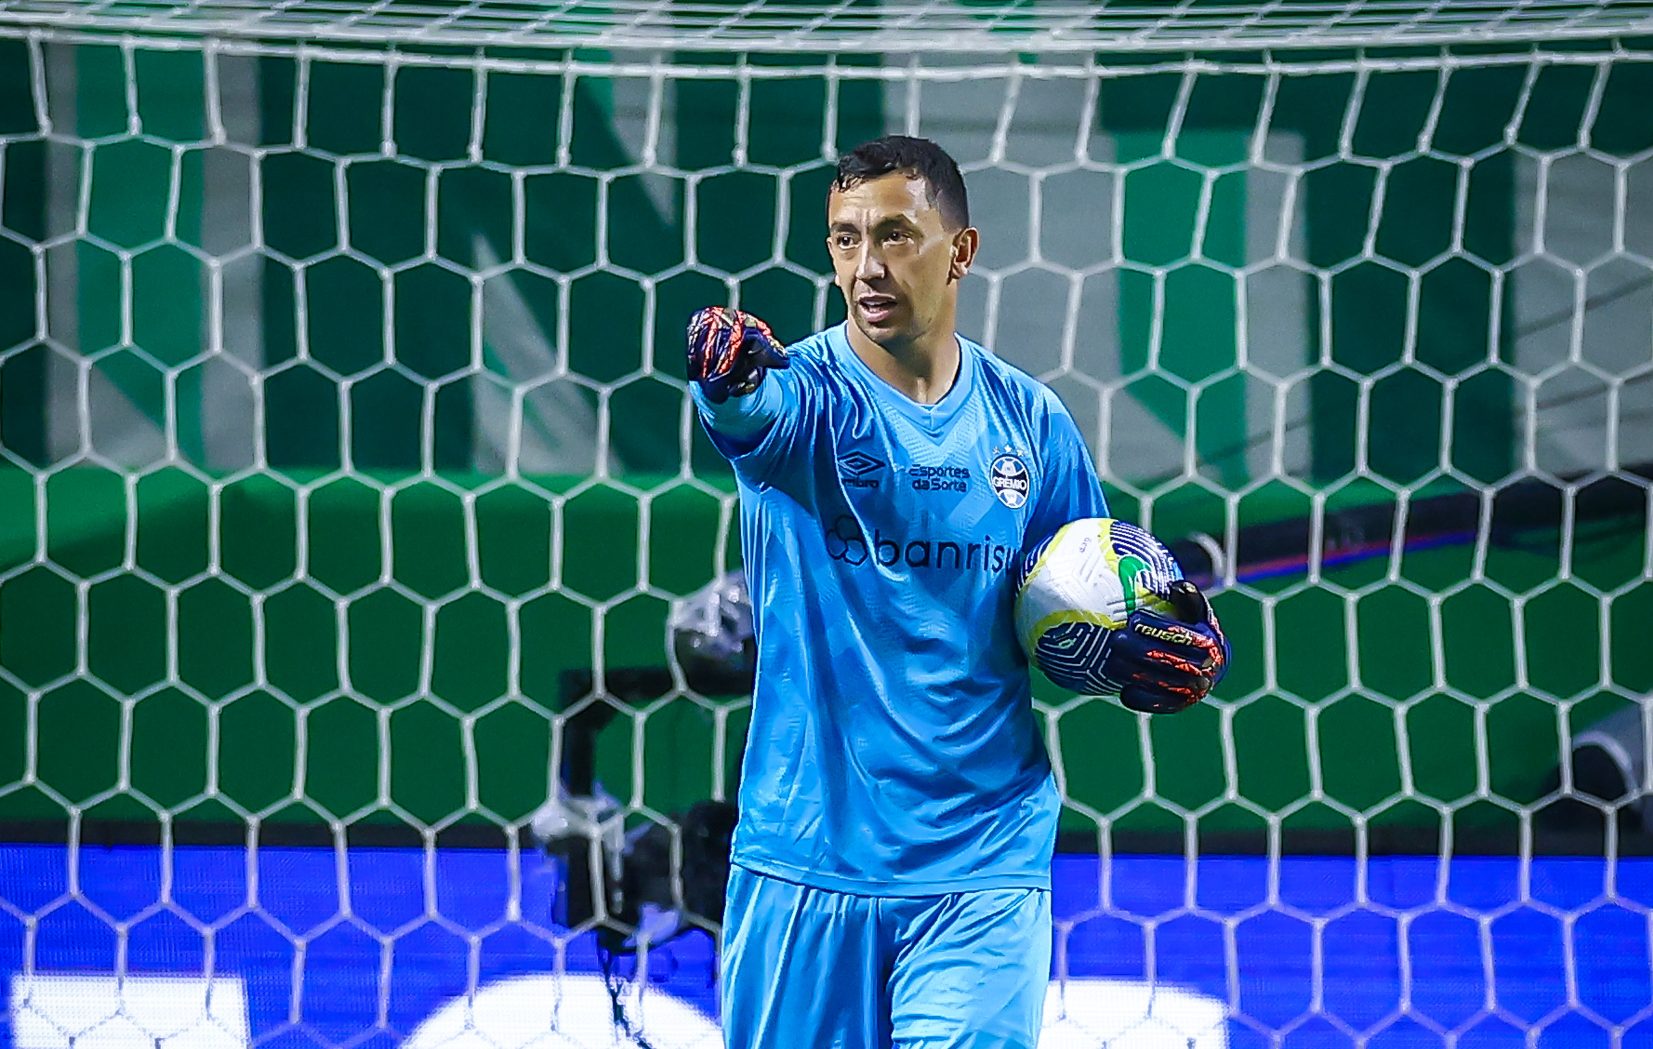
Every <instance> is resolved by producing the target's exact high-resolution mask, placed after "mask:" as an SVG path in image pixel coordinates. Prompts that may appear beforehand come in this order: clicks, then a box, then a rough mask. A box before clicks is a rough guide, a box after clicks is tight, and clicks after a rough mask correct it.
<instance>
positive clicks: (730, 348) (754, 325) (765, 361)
mask: <svg viewBox="0 0 1653 1049" xmlns="http://www.w3.org/2000/svg"><path fill="white" fill-rule="evenodd" d="M688 353H689V362H688V363H689V371H688V374H689V381H690V382H696V383H699V384H700V388H701V389H702V390H704V391H705V392H706V396H707V398H709V399H710V400H711V401H712V402H713V403H714V404H722V403H723V402H724V401H726V400H728V399H729V398H730V397H744V396H746V395H747V394H749V393H751V392H752V391H753V390H755V389H757V388H758V383H760V382H762V381H763V377H764V374H765V373H766V372H767V370H768V369H770V368H785V367H787V365H789V364H790V363H791V361H790V360H789V359H788V358H787V355H786V348H785V347H784V346H782V345H781V343H780V340H779V339H777V338H775V333H774V332H772V331H770V330H769V325H767V324H765V323H764V322H763V321H760V320H758V319H757V318H756V317H754V316H752V315H751V314H750V313H746V312H744V311H742V310H735V309H730V308H729V307H727V306H708V307H706V308H705V309H703V310H698V311H696V312H695V315H694V316H693V317H690V318H689V347H688Z"/></svg>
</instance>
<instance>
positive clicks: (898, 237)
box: [884, 229, 910, 244]
mask: <svg viewBox="0 0 1653 1049" xmlns="http://www.w3.org/2000/svg"><path fill="white" fill-rule="evenodd" d="M909 239H910V238H909V237H908V236H907V231H906V230H904V229H892V230H890V231H889V232H888V233H886V234H885V235H884V240H885V241H886V242H887V243H890V244H905V243H906V242H907V241H908V240H909Z"/></svg>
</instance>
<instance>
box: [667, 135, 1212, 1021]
mask: <svg viewBox="0 0 1653 1049" xmlns="http://www.w3.org/2000/svg"><path fill="white" fill-rule="evenodd" d="M827 212H828V215H827V247H828V250H829V252H830V254H831V258H832V266H833V272H834V275H835V278H836V282H837V285H838V289H839V291H841V292H842V293H843V296H844V302H845V304H846V306H847V308H848V315H849V320H848V321H847V322H845V323H843V324H840V325H838V326H836V327H833V328H829V329H828V330H826V331H823V332H820V333H818V334H816V335H813V336H811V337H809V338H808V339H805V340H804V341H802V342H800V343H798V344H796V345H794V346H792V347H791V348H790V349H789V350H788V349H784V348H783V347H782V346H781V345H780V344H779V343H778V342H777V341H776V339H775V337H774V336H773V335H772V334H771V332H770V330H769V328H768V327H767V326H766V325H765V324H764V323H763V322H762V321H760V320H758V319H757V318H755V317H753V316H751V315H750V314H746V313H742V312H740V311H738V310H732V309H727V308H722V307H711V308H708V309H704V310H701V311H700V312H698V313H697V314H695V316H694V318H693V319H692V320H691V321H690V325H689V335H688V375H689V379H690V380H691V390H692V393H693V396H694V399H695V403H696V405H697V406H698V408H699V412H700V416H701V420H702V422H703V424H704V425H705V427H706V429H707V430H708V432H709V433H710V435H711V438H712V441H713V442H714V443H715V444H716V446H717V447H718V449H719V450H720V452H722V454H724V455H725V456H727V457H728V459H729V460H730V461H731V462H732V463H733V465H734V469H735V475H736V478H737V480H738V483H739V488H740V503H741V530H742V531H741V539H742V550H743V551H744V556H745V562H746V570H747V574H748V578H749V580H750V586H751V591H752V605H753V609H754V611H755V614H756V622H755V630H756V635H757V652H758V656H757V678H756V682H755V685H754V690H753V705H752V722H751V727H750V730H749V734H748V739H747V746H746V753H745V758H744V763H743V766H742V779H741V788H740V798H739V803H740V817H739V823H738V825H737V827H736V830H735V838H734V846H733V857H732V861H733V867H732V869H731V871H730V879H729V889H728V897H727V908H726V916H725V922H724V933H723V936H724V946H723V955H724V972H723V990H722V1010H723V1025H724V1032H725V1036H726V1039H727V1045H728V1047H729V1049H760V1047H761V1049H770V1047H775V1049H794V1047H811V1049H814V1047H827V1046H842V1047H846V1049H861V1047H868V1049H870V1047H876V1046H890V1045H899V1046H906V1047H914V1049H917V1047H924V1049H946V1047H966V1046H968V1047H974V1049H986V1047H998V1046H1006V1047H1009V1046H1016V1047H1026V1049H1032V1047H1033V1046H1035V1045H1036V1044H1037V1042H1038V1037H1039V1028H1040V1024H1041V1019H1042V1013H1043V1005H1044V992H1045V985H1046V982H1047V981H1048V979H1049V974H1050V953H1051V916H1050V864H1051V853H1052V850H1053V848H1054V844H1055V838H1056V822H1057V814H1058V811H1059V809H1060V807H1061V799H1060V798H1059V796H1058V794H1057V790H1056V784H1055V782H1054V778H1053V776H1052V774H1051V768H1050V761H1049V757H1048V755H1047V754H1046V752H1045V747H1044V743H1043V740H1042V739H1041V737H1040V733H1039V727H1038V724H1037V722H1036V721H1035V719H1034V715H1033V708H1032V699H1031V695H1030V683H1029V678H1028V665H1027V661H1026V658H1025V657H1024V655H1023V654H1022V652H1021V649H1020V646H1019V645H1018V644H1017V642H1016V638H1015V631H1014V629H1013V627H1012V623H1011V599H1012V592H1011V579H1012V577H1013V574H1014V569H1015V564H1016V562H1017V560H1018V554H1019V552H1020V551H1021V550H1022V548H1023V545H1024V542H1026V541H1029V540H1037V539H1039V538H1042V537H1044V536H1047V535H1049V534H1051V533H1052V532H1054V531H1055V530H1056V529H1057V528H1058V527H1059V526H1061V525H1063V524H1065V523H1067V522H1068V521H1070V520H1073V519H1076V518H1081V517H1103V516H1106V515H1107V506H1106V504H1105V502H1104V501H1103V497H1102V491H1101V487H1100V485H1099V484H1098V482H1097V478H1096V473H1095V470H1094V469H1093V467H1092V465H1091V461H1090V457H1089V454H1088V453H1087V451H1086V449H1085V444H1084V441H1083V439H1082V438H1081V437H1080V434H1079V431H1078V428H1077V427H1076V426H1075V424H1074V422H1073V419H1072V417H1071V416H1070V415H1069V414H1068V412H1067V409H1066V408H1065V407H1064V406H1063V405H1062V403H1061V401H1059V400H1058V399H1057V397H1056V395H1055V394H1054V393H1052V392H1051V390H1050V389H1048V388H1047V387H1045V386H1044V385H1043V384H1041V383H1040V382H1038V381H1037V380H1035V379H1033V378H1031V377H1030V376H1028V375H1026V374H1025V373H1023V372H1021V371H1018V370H1017V369H1015V368H1013V367H1011V366H1010V365H1008V364H1006V363H1004V362H1003V361H1001V360H999V359H998V358H997V357H995V356H993V354H992V353H990V352H989V351H988V350H986V349H984V348H983V347H981V346H978V345H977V344H975V343H973V342H971V341H969V340H968V339H965V338H963V337H962V336H959V335H957V334H955V332H954V324H955V318H956V313H957V304H958V289H959V282H960V281H961V280H963V278H964V276H965V274H967V273H968V272H969V270H970V265H971V262H972V261H973V260H974V259H975V256H976V249H977V246H978V244H979V242H980V236H979V234H978V232H977V231H976V230H975V229H973V228H971V226H970V215H969V206H968V203H967V198H966V195H965V187H964V181H963V178H962V176H961V175H960V174H959V170H958V166H957V164H955V163H954V162H953V159H952V158H951V157H949V156H948V155H947V154H946V153H945V152H943V151H942V150H941V149H940V147H938V146H936V145H935V144H934V143H932V142H928V141H925V140H922V139H916V138H908V137H902V136H890V137H887V138H881V139H878V140H876V141H873V142H869V143H867V144H865V145H863V146H861V147H859V148H858V149H856V150H855V151H854V152H852V153H849V154H847V155H846V156H844V157H843V159H842V160H841V161H840V162H839V164H838V170H837V174H836V177H835V178H834V180H833V183H832V187H831V190H830V193H829V195H828V199H827ZM1183 586H1184V587H1185V588H1184V589H1182V590H1180V591H1179V592H1177V593H1174V594H1173V595H1172V598H1173V602H1174V604H1176V606H1177V608H1178V612H1179V619H1180V620H1181V621H1178V620H1171V619H1165V618H1160V617H1158V616H1155V615H1153V614H1151V613H1146V612H1137V613H1136V614H1135V615H1133V617H1132V618H1131V620H1130V622H1129V624H1128V626H1127V629H1126V630H1125V631H1122V632H1121V634H1120V635H1119V636H1118V638H1117V642H1118V643H1116V644H1114V645H1113V646H1111V649H1110V652H1109V655H1108V656H1107V658H1108V659H1109V660H1110V661H1112V665H1111V666H1110V667H1109V668H1107V669H1108V672H1109V673H1110V674H1111V675H1112V676H1113V679H1114V680H1121V681H1128V682H1130V684H1129V685H1127V687H1126V688H1125V690H1124V691H1123V693H1122V696H1121V698H1122V700H1123V701H1124V702H1125V704H1126V705H1127V706H1130V707H1132V708H1133V709H1136V710H1142V711H1151V712H1171V711H1176V710H1181V709H1183V708H1184V707H1186V706H1189V705H1191V704H1193V703H1196V702H1198V701H1199V700H1200V699H1202V698H1203V697H1204V696H1205V695H1206V693H1207V692H1208V691H1209V689H1210V688H1211V686H1212V685H1213V684H1214V683H1215V682H1216V681H1217V680H1218V679H1219V678H1220V677H1221V675H1222V672H1223V669H1224V665H1225V662H1226V659H1227V644H1226V642H1225V641H1224V640H1223V638H1222V635H1221V633H1220V632H1219V630H1218V627H1217V623H1216V620H1215V618H1214V617H1213V616H1211V614H1210V607H1209V605H1208V604H1207V603H1206V601H1205V599H1204V597H1203V596H1202V595H1201V594H1200V592H1199V591H1198V590H1197V589H1195V588H1194V587H1193V584H1191V583H1190V584H1183Z"/></svg>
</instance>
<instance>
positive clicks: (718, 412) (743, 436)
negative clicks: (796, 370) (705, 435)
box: [689, 375, 786, 442]
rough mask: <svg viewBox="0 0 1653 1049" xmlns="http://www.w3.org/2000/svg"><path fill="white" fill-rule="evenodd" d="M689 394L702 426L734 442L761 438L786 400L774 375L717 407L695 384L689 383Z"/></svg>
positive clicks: (777, 378) (778, 414) (779, 412)
mask: <svg viewBox="0 0 1653 1049" xmlns="http://www.w3.org/2000/svg"><path fill="white" fill-rule="evenodd" d="M689 393H690V395H691V396H693V397H694V402H695V406H696V407H697V408H699V409H700V417H701V418H702V419H704V420H705V421H706V425H707V426H709V427H710V428H711V429H712V430H714V431H716V432H717V433H718V434H719V435H721V436H724V437H729V438H733V439H734V440H737V441H743V442H744V441H751V440H753V439H755V438H758V437H761V436H762V435H763V434H764V433H765V432H767V431H768V429H769V427H771V426H773V425H774V423H775V420H776V419H778V418H780V416H781V412H782V411H784V410H785V408H786V397H785V395H784V394H783V393H782V391H781V389H780V380H779V377H778V376H774V375H768V376H765V377H764V379H763V381H761V382H759V383H758V388H757V389H755V390H753V391H752V392H751V393H749V394H747V395H745V396H744V397H730V398H729V399H728V400H726V401H723V402H722V403H721V404H719V403H716V402H714V401H712V400H711V398H709V397H707V396H706V393H705V391H704V390H702V389H701V388H700V385H699V384H698V383H690V384H689Z"/></svg>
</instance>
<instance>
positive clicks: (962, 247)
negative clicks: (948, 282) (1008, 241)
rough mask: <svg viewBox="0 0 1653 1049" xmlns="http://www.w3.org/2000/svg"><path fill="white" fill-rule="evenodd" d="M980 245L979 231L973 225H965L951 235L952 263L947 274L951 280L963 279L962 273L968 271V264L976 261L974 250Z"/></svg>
mask: <svg viewBox="0 0 1653 1049" xmlns="http://www.w3.org/2000/svg"><path fill="white" fill-rule="evenodd" d="M980 247H981V233H980V232H979V231H977V229H976V227H974V226H967V227H965V228H964V229H961V230H959V231H958V232H957V233H956V234H954V235H953V264H952V266H951V267H950V268H949V269H948V272H947V275H948V276H949V277H951V278H952V279H953V280H963V279H964V275H965V274H966V273H969V272H970V264H971V263H973V262H975V261H976V251H977V249H979V248H980Z"/></svg>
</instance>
